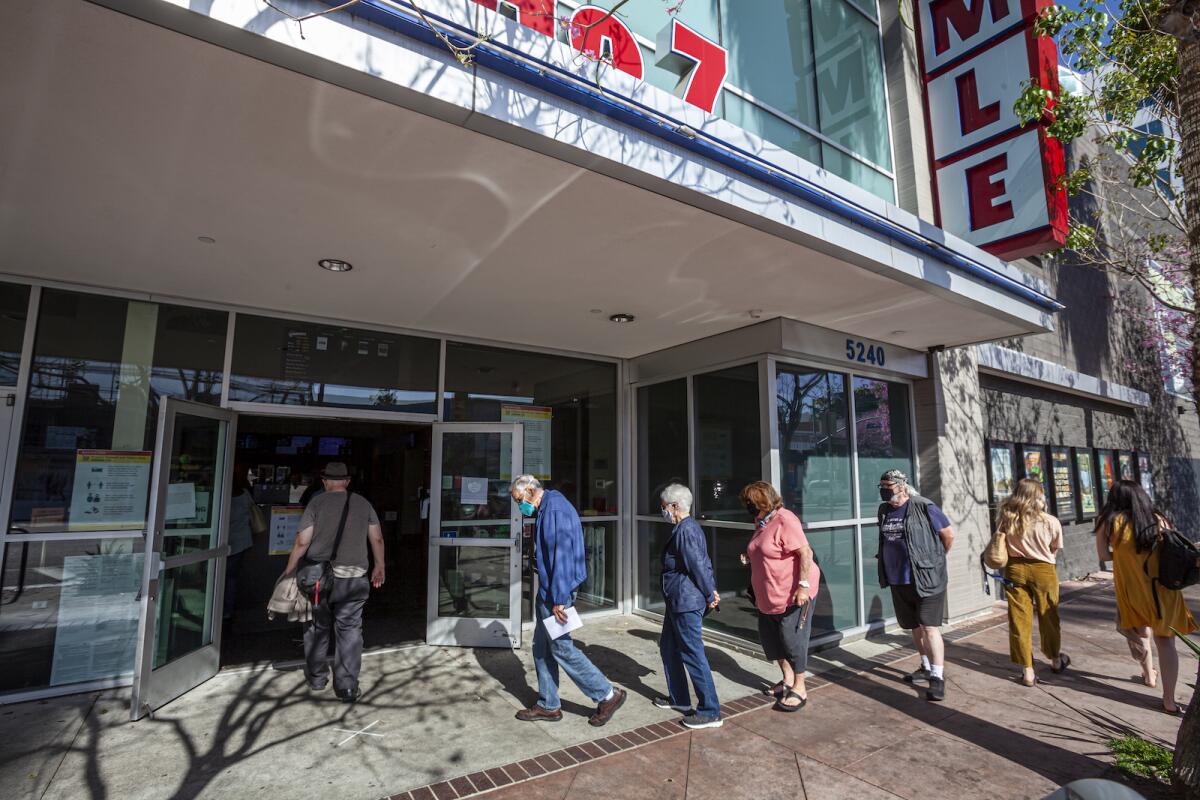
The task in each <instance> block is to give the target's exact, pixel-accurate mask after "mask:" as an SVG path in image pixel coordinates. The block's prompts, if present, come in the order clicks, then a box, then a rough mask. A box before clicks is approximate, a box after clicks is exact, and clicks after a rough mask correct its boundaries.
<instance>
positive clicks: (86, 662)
mask: <svg viewBox="0 0 1200 800" xmlns="http://www.w3.org/2000/svg"><path fill="white" fill-rule="evenodd" d="M142 560H143V559H142V554H141V553H110V554H99V555H90V556H66V557H65V558H63V565H62V584H61V586H62V589H61V594H60V595H59V601H58V622H57V626H58V627H57V631H56V632H55V635H54V655H53V656H52V658H51V662H50V685H51V686H59V685H61V684H64V683H79V682H81V681H91V680H97V679H100V678H115V677H117V676H119V675H126V674H128V673H129V672H130V670H131V669H132V668H133V661H134V651H135V650H136V648H137V632H138V599H137V598H138V587H139V586H140V585H141V582H142ZM34 608H37V606H36V604H35V605H34ZM23 621H25V622H28V623H29V624H30V627H31V628H32V627H34V626H36V627H49V625H46V623H47V622H49V620H46V619H44V618H40V619H28V620H23Z"/></svg>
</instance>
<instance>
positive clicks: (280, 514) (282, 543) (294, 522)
mask: <svg viewBox="0 0 1200 800" xmlns="http://www.w3.org/2000/svg"><path fill="white" fill-rule="evenodd" d="M302 516H304V506H271V526H270V528H268V530H269V532H270V534H271V536H270V539H269V540H268V542H269V543H268V545H267V552H268V553H269V554H271V555H273V556H286V555H287V554H288V553H290V552H292V545H293V544H295V543H296V534H297V533H299V532H300V518H301V517H302Z"/></svg>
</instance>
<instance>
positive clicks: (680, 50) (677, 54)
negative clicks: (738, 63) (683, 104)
mask: <svg viewBox="0 0 1200 800" xmlns="http://www.w3.org/2000/svg"><path fill="white" fill-rule="evenodd" d="M655 51H656V53H657V55H658V58H657V59H656V60H655V63H656V64H657V65H658V66H660V67H662V68H663V69H668V70H670V71H671V72H674V73H675V74H676V75H678V76H679V86H678V87H676V89H675V93H676V94H677V95H679V96H680V97H682V98H683V99H684V100H686V101H687V102H689V103H691V104H692V105H694V106H699V107H700V108H703V109H704V110H705V111H707V112H708V113H710V114H711V113H712V111H713V108H714V107H715V106H716V104H717V96H718V95H720V93H721V87H723V86H724V85H725V73H726V72H727V71H728V69H729V53H728V51H727V50H726V49H725V48H724V47H721V45H719V44H717V43H716V42H714V41H713V40H712V39H708V38H705V37H704V36H701V35H700V34H699V33H697V32H696V31H694V30H692V29H691V28H689V27H688V26H687V25H684V24H683V23H682V22H680V21H679V20H677V19H672V20H671V22H670V23H668V25H667V26H666V27H665V28H663V29H662V30H661V31H660V32H659V34H658V39H657V41H656V42H655Z"/></svg>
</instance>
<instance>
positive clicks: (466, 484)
mask: <svg viewBox="0 0 1200 800" xmlns="http://www.w3.org/2000/svg"><path fill="white" fill-rule="evenodd" d="M487 501H488V479H487V478H469V477H467V476H466V475H464V476H462V493H461V496H460V497H459V502H460V503H462V504H463V505H464V506H486V505H487Z"/></svg>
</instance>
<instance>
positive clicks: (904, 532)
mask: <svg viewBox="0 0 1200 800" xmlns="http://www.w3.org/2000/svg"><path fill="white" fill-rule="evenodd" d="M879 498H880V499H881V500H882V501H883V502H882V503H881V504H880V506H879V513H878V519H879V553H878V555H877V556H876V558H877V559H878V563H879V585H880V587H882V588H886V587H891V590H892V608H894V609H895V610H896V621H897V622H899V623H900V627H902V628H904V629H905V630H909V631H912V637H913V642H914V643H915V644H916V646H917V652H919V653H920V654H921V666H920V667H918V668H917V669H916V670H915V671H914V672H913V673H912V674H910V675H905V676H904V680H906V681H908V682H909V683H912V684H913V685H914V686H925V687H927V688H926V690H925V698H926V699H927V700H944V699H945V698H946V681H945V678H944V677H943V674H942V669H943V667H944V659H945V652H946V650H945V646H944V645H943V643H942V632H941V625H942V618H943V617H944V616H945V613H946V585H947V583H948V582H949V577H948V575H947V572H946V554H947V553H949V552H950V545H951V544H953V543H954V529H953V528H951V527H950V520H948V519H947V518H946V515H945V514H943V513H942V510H941V509H940V508H938V507H937V506H936V505H934V504H933V503H932V502H930V501H929V500H928V499H927V498H924V497H921V496H920V495H919V494H917V493H916V492H915V491H913V490H912V489H911V488H910V487H909V485H908V476H907V475H905V474H904V473H903V472H901V471H900V470H898V469H889V470H888V471H887V472H885V473H883V476H882V477H881V478H880V479H879Z"/></svg>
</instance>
